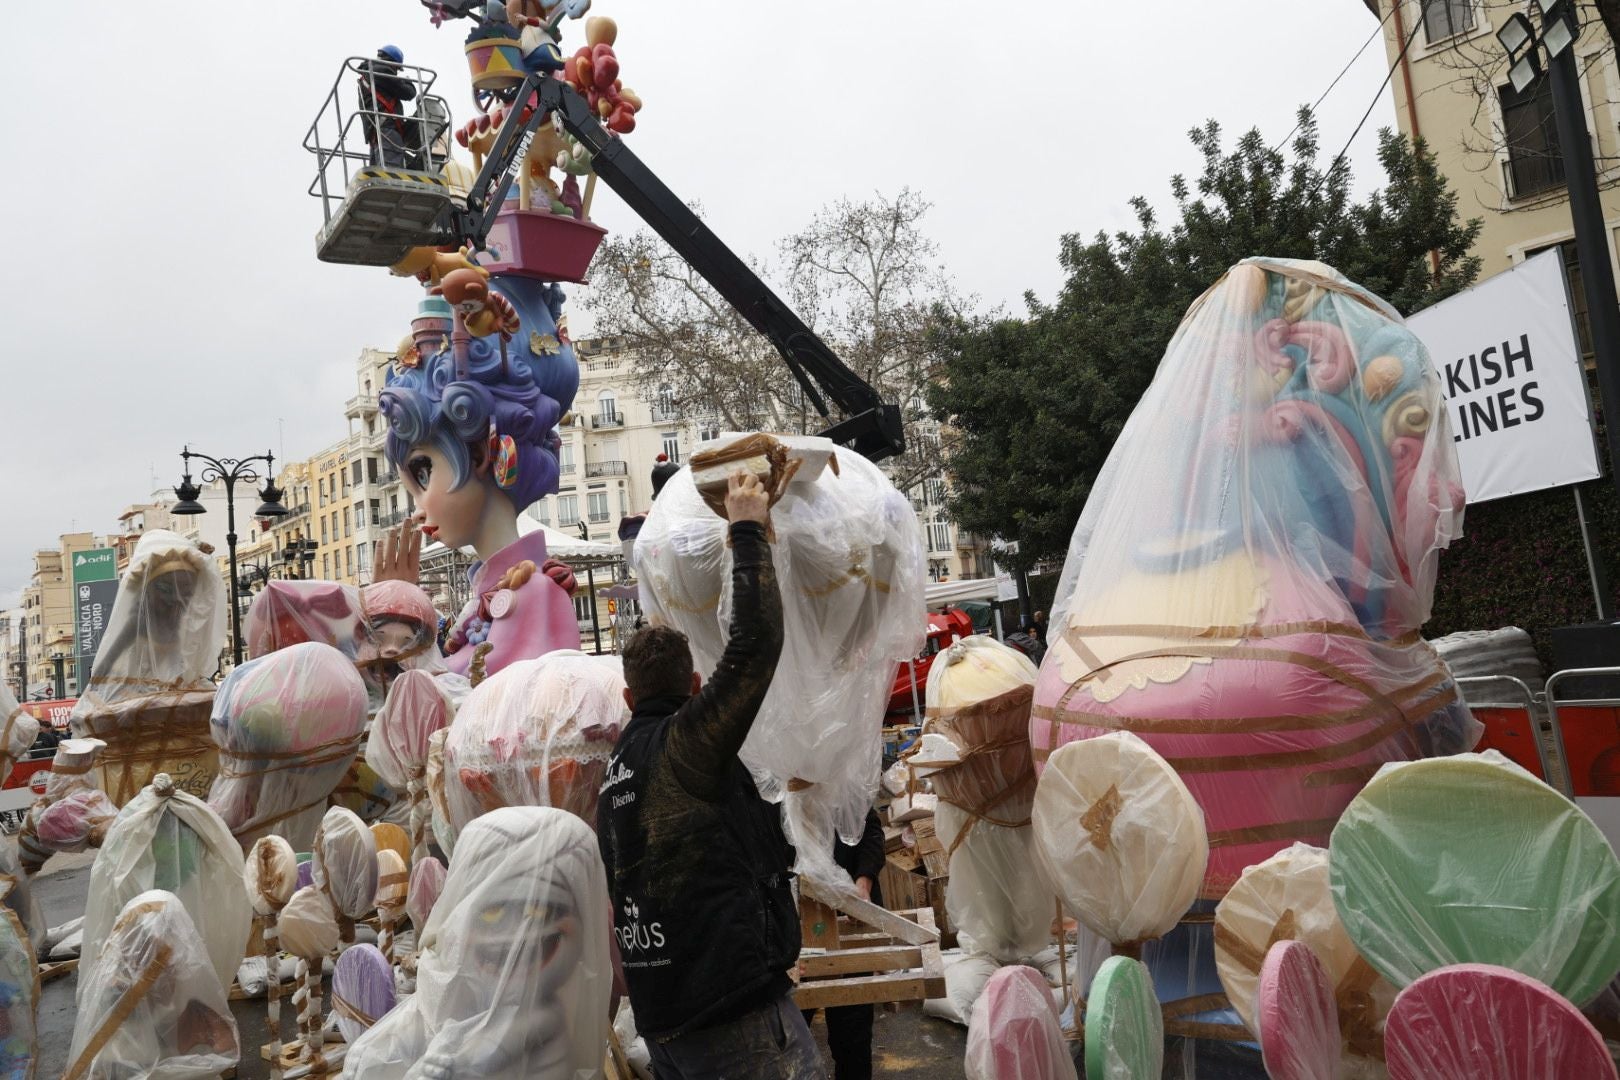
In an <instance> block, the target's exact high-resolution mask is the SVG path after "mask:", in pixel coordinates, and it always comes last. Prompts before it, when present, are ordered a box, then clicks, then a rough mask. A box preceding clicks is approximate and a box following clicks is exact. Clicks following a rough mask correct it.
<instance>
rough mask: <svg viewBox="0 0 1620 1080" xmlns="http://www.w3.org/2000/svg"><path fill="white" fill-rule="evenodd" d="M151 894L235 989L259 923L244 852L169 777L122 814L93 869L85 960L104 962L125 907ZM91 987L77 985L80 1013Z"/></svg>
mask: <svg viewBox="0 0 1620 1080" xmlns="http://www.w3.org/2000/svg"><path fill="white" fill-rule="evenodd" d="M150 889H161V890H162V891H163V892H165V893H167V894H169V896H170V897H171V898H172V899H173V900H175V901H176V902H178V903H179V904H180V905H181V906H183V907H184V908H185V910H186V914H187V916H188V918H189V920H190V922H191V925H192V927H193V928H194V933H196V934H197V935H198V937H199V939H200V942H201V946H202V949H203V951H204V954H205V955H206V956H207V958H208V959H209V961H210V962H211V963H212V964H213V965H214V975H215V977H216V978H217V979H218V982H219V985H221V986H229V985H230V984H231V980H232V979H233V978H234V977H235V976H236V968H237V965H239V964H240V963H241V962H242V956H243V953H244V952H245V951H246V948H247V940H248V931H249V929H250V927H251V926H252V924H253V909H252V907H251V905H250V904H249V902H248V895H247V889H246V887H245V885H244V884H243V866H242V849H241V848H240V847H239V846H238V845H237V843H236V840H235V839H234V838H233V837H232V836H231V833H230V830H229V829H227V828H226V827H225V823H224V822H223V821H221V820H220V819H219V815H218V814H216V813H214V811H213V810H211V809H210V808H209V806H208V804H207V803H205V802H203V801H202V800H201V799H199V798H197V797H196V796H194V795H190V794H188V793H186V792H184V791H181V790H179V789H178V788H177V787H175V785H174V783H173V782H172V781H171V780H170V779H169V777H168V774H166V773H159V774H158V775H157V776H156V777H155V778H154V779H153V781H152V784H151V786H150V787H148V788H146V789H145V790H143V791H142V792H141V793H140V794H139V795H137V796H136V797H135V798H133V799H131V800H130V801H129V803H128V805H126V806H125V807H124V809H123V811H122V812H121V813H120V814H119V815H118V820H117V821H116V822H115V823H114V824H113V827H112V829H111V830H109V831H108V833H107V839H106V841H105V842H104V843H103V844H102V847H101V852H100V853H99V854H98V855H97V856H96V861H95V865H94V866H92V867H91V868H90V895H89V899H88V901H87V902H86V905H85V911H84V947H83V950H82V951H83V955H85V956H97V955H100V953H101V951H102V950H103V948H104V947H105V943H106V941H107V939H108V936H109V935H110V934H111V933H112V928H113V924H114V923H115V922H116V921H117V919H118V916H119V912H120V911H122V910H123V909H124V905H125V904H127V903H129V901H130V900H131V899H133V898H134V897H136V896H137V895H139V894H141V893H144V892H146V891H148V890H150ZM87 987H88V984H87V983H86V982H83V981H81V982H80V983H79V1003H80V1006H81V1007H83V1006H84V1003H85V998H84V994H85V992H86V990H87Z"/></svg>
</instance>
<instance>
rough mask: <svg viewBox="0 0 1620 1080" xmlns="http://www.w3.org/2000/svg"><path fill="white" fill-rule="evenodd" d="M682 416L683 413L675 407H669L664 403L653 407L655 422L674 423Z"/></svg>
mask: <svg viewBox="0 0 1620 1080" xmlns="http://www.w3.org/2000/svg"><path fill="white" fill-rule="evenodd" d="M680 418H681V414H680V413H679V412H678V411H676V410H675V409H668V408H665V407H664V406H662V405H654V406H653V407H652V419H653V423H655V424H672V423H674V422H675V421H677V420H679V419H680Z"/></svg>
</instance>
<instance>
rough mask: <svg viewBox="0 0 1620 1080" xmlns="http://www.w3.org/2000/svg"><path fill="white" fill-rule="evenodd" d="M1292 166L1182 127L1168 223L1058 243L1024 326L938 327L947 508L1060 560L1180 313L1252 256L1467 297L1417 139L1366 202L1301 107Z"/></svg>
mask: <svg viewBox="0 0 1620 1080" xmlns="http://www.w3.org/2000/svg"><path fill="white" fill-rule="evenodd" d="M1299 119H1300V124H1299V128H1298V135H1297V137H1296V138H1295V139H1294V141H1293V143H1292V146H1291V148H1290V149H1291V151H1292V152H1291V154H1284V153H1283V152H1281V151H1280V150H1274V149H1271V148H1269V147H1268V146H1267V145H1266V143H1265V141H1264V140H1263V139H1261V137H1260V133H1259V132H1258V131H1251V132H1249V133H1248V134H1247V135H1244V136H1243V137H1242V138H1241V139H1239V140H1238V141H1237V144H1236V145H1235V146H1234V147H1232V148H1231V149H1230V150H1227V149H1226V148H1224V147H1223V145H1222V142H1221V129H1220V127H1219V126H1218V125H1217V124H1215V123H1214V122H1213V121H1212V122H1210V123H1209V124H1207V125H1205V126H1204V127H1202V128H1198V129H1195V130H1194V131H1192V132H1191V139H1192V143H1193V145H1194V146H1195V147H1196V148H1197V149H1198V150H1199V152H1200V153H1201V154H1202V156H1203V170H1202V173H1201V174H1200V175H1199V177H1198V178H1197V180H1196V182H1195V183H1192V184H1189V183H1188V181H1187V180H1186V179H1185V178H1183V177H1181V176H1176V177H1173V178H1172V179H1171V191H1172V193H1173V194H1174V196H1175V213H1174V220H1173V222H1172V223H1171V224H1169V225H1168V227H1166V226H1165V225H1162V224H1161V223H1160V221H1159V220H1158V216H1157V215H1156V214H1155V213H1154V211H1153V209H1152V207H1151V206H1149V204H1148V202H1147V200H1146V199H1143V198H1140V197H1139V198H1137V199H1135V200H1133V202H1132V205H1133V207H1134V208H1135V210H1136V219H1137V228H1136V229H1135V230H1134V231H1121V232H1119V233H1116V234H1115V235H1113V236H1108V235H1106V234H1103V233H1099V234H1098V235H1097V236H1096V237H1095V238H1093V239H1092V240H1090V241H1089V242H1088V241H1086V240H1084V239H1082V238H1081V237H1080V236H1078V235H1074V234H1070V235H1067V236H1064V237H1063V238H1062V242H1061V247H1060V252H1059V259H1060V262H1061V264H1062V266H1063V269H1064V270H1065V272H1066V273H1067V280H1066V282H1065V284H1064V286H1063V289H1062V290H1061V292H1060V293H1059V295H1058V297H1057V299H1056V301H1055V302H1054V303H1052V304H1043V303H1041V302H1040V301H1038V300H1037V299H1036V298H1035V297H1034V296H1033V295H1027V296H1026V297H1025V303H1026V305H1027V308H1028V311H1027V314H1026V316H1025V317H1024V318H1005V317H1001V318H990V319H978V320H971V319H963V318H949V317H945V316H944V315H943V314H942V316H941V318H940V319H939V320H938V329H936V331H935V333H934V338H933V343H934V347H935V348H936V350H937V351H938V353H939V359H940V370H941V371H942V373H943V377H942V378H940V379H939V380H937V381H936V383H935V384H934V385H933V386H932V388H931V389H930V398H929V403H930V405H931V406H932V407H933V408H934V410H935V411H936V413H937V414H938V416H939V418H940V419H941V420H942V421H945V422H947V423H949V424H950V425H951V427H952V428H953V429H954V432H955V436H954V438H953V440H952V442H951V445H950V453H949V454H948V458H947V460H948V467H949V469H950V472H951V474H952V477H953V480H954V482H955V483H954V495H953V498H952V500H951V503H950V510H951V513H952V515H953V516H954V518H955V520H956V522H957V524H958V525H959V526H960V527H962V528H965V529H969V530H971V531H973V532H975V533H981V534H984V535H987V536H992V537H995V538H997V539H999V540H1002V541H1006V542H1016V543H1017V544H1018V546H1019V548H1018V550H1019V554H1018V555H1017V556H1016V557H1014V558H1013V559H1012V560H1011V561H1012V562H1013V564H1014V565H1015V566H1022V567H1024V568H1026V569H1027V568H1029V567H1032V566H1034V565H1035V564H1037V563H1040V562H1043V561H1047V560H1056V559H1060V558H1062V556H1063V554H1064V553H1065V552H1066V551H1067V550H1068V545H1069V537H1070V534H1071V533H1072V532H1073V529H1074V523H1075V521H1076V520H1077V519H1078V518H1079V516H1080V510H1081V508H1082V507H1083V506H1084V505H1085V501H1086V498H1087V496H1088V495H1089V494H1090V492H1091V485H1092V482H1093V480H1094V479H1095V478H1096V476H1097V473H1098V471H1099V470H1100V469H1101V468H1102V464H1103V461H1104V460H1105V459H1106V458H1107V456H1108V452H1109V450H1110V448H1112V446H1113V444H1114V440H1115V439H1116V438H1117V437H1118V435H1119V432H1120V430H1121V429H1122V428H1123V427H1124V424H1125V421H1126V419H1127V418H1129V416H1130V414H1131V411H1132V410H1133V409H1134V408H1135V407H1136V403H1137V401H1138V400H1139V399H1140V398H1141V396H1142V393H1143V392H1144V391H1145V390H1146V389H1147V387H1148V384H1149V383H1150V382H1151V381H1152V379H1153V374H1154V372H1155V370H1156V369H1157V367H1158V364H1159V360H1160V358H1161V357H1162V356H1163V354H1164V350H1165V347H1166V345H1168V343H1169V341H1170V338H1171V335H1172V334H1173V333H1174V331H1175V328H1176V326H1177V324H1178V323H1179V322H1180V321H1181V317H1182V315H1183V313H1184V312H1185V311H1186V309H1187V306H1188V305H1189V304H1191V303H1192V302H1193V301H1194V300H1195V299H1197V297H1198V296H1199V295H1200V294H1201V293H1202V292H1203V291H1204V290H1205V289H1207V288H1208V287H1209V286H1210V285H1211V284H1212V283H1213V282H1214V281H1215V280H1216V279H1217V278H1218V277H1220V275H1221V274H1222V273H1224V272H1225V271H1226V269H1227V268H1228V267H1230V266H1231V265H1232V264H1234V263H1236V262H1238V261H1239V260H1241V259H1244V258H1247V257H1248V256H1251V255H1270V256H1279V257H1285V258H1301V259H1320V260H1321V261H1323V262H1326V263H1328V264H1330V265H1332V266H1334V267H1336V268H1337V269H1338V270H1339V271H1341V272H1342V273H1344V274H1345V275H1346V276H1347V277H1349V278H1350V279H1351V280H1352V281H1357V282H1360V283H1361V284H1363V285H1365V286H1366V287H1368V288H1369V289H1371V290H1373V291H1374V292H1376V293H1378V294H1379V295H1381V296H1383V297H1384V298H1385V299H1387V300H1388V301H1389V302H1390V303H1392V304H1394V305H1395V306H1396V307H1397V308H1399V309H1400V310H1402V311H1403V312H1412V311H1416V310H1419V309H1421V308H1424V307H1427V306H1428V305H1430V304H1432V303H1434V302H1435V301H1437V300H1440V299H1443V298H1444V297H1446V296H1449V295H1451V294H1452V293H1454V292H1456V291H1458V290H1459V289H1463V288H1466V287H1467V286H1468V285H1469V284H1471V283H1472V282H1473V280H1474V278H1475V277H1476V276H1477V275H1478V273H1479V265H1480V264H1479V260H1478V259H1477V258H1475V257H1473V256H1471V255H1469V254H1468V252H1469V249H1470V248H1471V247H1472V246H1473V243H1474V240H1475V238H1476V237H1477V236H1478V234H1479V229H1480V223H1479V222H1478V221H1470V222H1467V223H1462V222H1459V221H1458V218H1457V197H1456V194H1455V193H1454V192H1453V191H1451V190H1450V188H1449V187H1448V185H1447V184H1446V181H1445V178H1444V177H1443V176H1442V175H1441V174H1440V172H1439V170H1438V169H1437V167H1436V165H1435V161H1434V157H1433V155H1432V154H1430V153H1429V152H1428V151H1427V149H1426V148H1425V147H1424V146H1423V144H1422V143H1418V144H1417V145H1416V146H1413V145H1411V144H1409V143H1408V142H1406V140H1405V139H1404V137H1402V136H1400V135H1396V134H1393V133H1391V132H1389V131H1388V130H1385V131H1383V132H1380V134H1379V160H1380V163H1381V164H1382V166H1383V170H1384V173H1385V184H1384V186H1383V187H1382V189H1380V190H1378V191H1375V192H1374V193H1373V194H1371V195H1369V196H1367V197H1366V198H1365V199H1364V200H1361V201H1357V200H1356V199H1355V198H1353V196H1352V193H1351V191H1350V169H1349V167H1348V166H1347V165H1346V164H1345V163H1344V161H1343V160H1342V159H1335V160H1333V161H1331V162H1329V163H1328V164H1327V165H1326V166H1324V165H1322V164H1321V162H1320V160H1319V158H1318V152H1319V149H1320V147H1319V144H1318V138H1317V128H1316V123H1315V120H1314V119H1313V117H1312V116H1311V114H1310V112H1309V110H1301V112H1300V117H1299Z"/></svg>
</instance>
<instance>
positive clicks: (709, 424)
mask: <svg viewBox="0 0 1620 1080" xmlns="http://www.w3.org/2000/svg"><path fill="white" fill-rule="evenodd" d="M719 437H720V425H719V424H718V423H716V422H715V421H713V420H705V421H704V422H703V425H702V426H701V427H699V428H698V442H713V441H714V440H715V439H718V438H719Z"/></svg>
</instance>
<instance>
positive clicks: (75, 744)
mask: <svg viewBox="0 0 1620 1080" xmlns="http://www.w3.org/2000/svg"><path fill="white" fill-rule="evenodd" d="M106 746H107V744H106V743H104V742H102V741H101V740H100V739H63V740H62V741H61V742H59V743H57V744H56V757H55V759H53V760H52V761H51V768H50V771H49V772H47V773H46V774H45V794H44V796H43V797H41V798H38V799H35V800H34V803H33V805H32V806H30V807H29V808H28V813H27V814H26V815H25V816H24V817H23V825H22V832H21V834H20V835H19V836H18V837H17V846H18V849H19V851H20V853H21V856H22V865H23V868H24V869H25V870H27V871H28V872H29V873H30V874H34V873H38V872H39V870H40V868H41V867H43V866H44V865H45V863H46V862H48V861H49V860H50V857H51V856H52V855H53V854H55V853H56V849H55V848H54V847H52V846H51V845H50V844H47V843H46V842H45V841H44V840H42V839H40V836H39V826H40V822H41V821H43V820H44V818H45V814H46V813H47V812H48V811H49V810H50V808H51V807H53V806H55V805H56V804H57V803H59V802H61V801H63V800H64V799H67V798H68V797H69V796H72V795H74V794H76V793H81V792H92V791H95V792H101V794H102V795H103V796H105V795H106V792H102V791H101V789H100V788H98V787H96V785H95V778H94V777H93V776H92V775H91V773H92V772H93V771H94V769H95V760H96V758H97V756H99V755H100V753H101V751H102V750H104V749H105V748H106ZM57 835H61V832H60V831H58V832H57Z"/></svg>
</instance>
